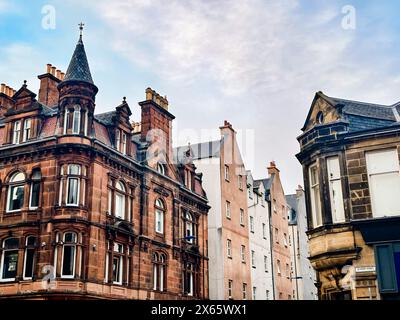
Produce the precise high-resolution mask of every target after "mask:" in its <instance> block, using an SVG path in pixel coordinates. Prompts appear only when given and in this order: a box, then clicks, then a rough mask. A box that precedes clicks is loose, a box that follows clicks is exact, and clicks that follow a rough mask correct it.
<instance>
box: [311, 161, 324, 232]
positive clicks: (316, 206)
mask: <svg viewBox="0 0 400 320" xmlns="http://www.w3.org/2000/svg"><path fill="white" fill-rule="evenodd" d="M309 179H310V195H311V197H310V198H311V216H312V225H313V228H317V227H319V226H321V225H322V214H321V198H320V193H319V190H320V187H319V175H318V167H317V166H316V165H312V166H311V167H310V169H309Z"/></svg>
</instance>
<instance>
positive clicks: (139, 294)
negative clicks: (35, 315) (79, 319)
mask: <svg viewBox="0 0 400 320" xmlns="http://www.w3.org/2000/svg"><path fill="white" fill-rule="evenodd" d="M39 79H40V90H39V96H38V98H37V99H36V94H35V93H33V92H31V91H30V90H29V89H28V87H27V85H26V83H25V84H24V85H23V86H22V87H21V89H19V90H18V91H15V90H13V89H11V88H9V87H7V86H5V85H2V86H1V91H0V188H1V193H0V298H20V299H21V298H29V299H59V298H62V299H65V298H69V299H84V298H103V299H104V298H106V299H194V298H198V299H206V298H208V259H207V213H208V210H209V206H208V204H207V199H206V195H205V192H204V190H203V188H202V179H201V175H200V174H198V173H196V171H195V170H196V168H195V166H194V165H193V164H192V163H191V162H190V161H189V162H187V163H180V164H179V165H175V164H173V161H172V156H171V154H172V152H171V148H172V146H171V144H172V142H171V139H170V136H171V123H172V120H173V119H174V116H173V115H172V114H171V113H170V112H169V110H168V101H167V100H166V99H165V98H162V97H161V96H160V95H158V94H157V93H156V92H155V91H153V90H151V89H147V90H146V100H145V101H143V102H140V103H139V105H140V107H141V110H142V116H141V117H142V118H141V124H139V123H133V124H132V123H131V121H130V119H129V118H130V115H131V111H130V108H129V105H128V103H127V102H126V100H125V99H124V101H123V102H122V103H121V104H120V105H119V106H117V107H116V108H115V110H113V111H110V112H107V113H103V114H95V97H96V94H97V92H98V88H97V87H96V85H95V84H94V82H93V80H92V77H91V73H90V70H89V64H88V61H87V58H86V53H85V49H84V45H83V42H82V36H81V38H80V39H79V42H78V44H77V47H76V49H75V52H74V54H73V57H72V60H71V62H70V65H69V68H68V70H67V72H66V74H65V75H64V74H63V73H61V72H60V71H59V70H56V68H55V67H52V66H51V65H48V70H47V73H45V74H43V75H40V76H39Z"/></svg>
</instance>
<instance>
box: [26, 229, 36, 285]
mask: <svg viewBox="0 0 400 320" xmlns="http://www.w3.org/2000/svg"><path fill="white" fill-rule="evenodd" d="M31 238H33V239H35V240H34V243H33V244H29V239H31ZM36 244H37V237H36V236H27V237H26V239H25V249H24V267H23V270H22V279H23V280H32V279H33V276H34V274H35V260H36ZM28 250H31V251H33V255H32V276H31V277H27V276H26V265H27V259H28Z"/></svg>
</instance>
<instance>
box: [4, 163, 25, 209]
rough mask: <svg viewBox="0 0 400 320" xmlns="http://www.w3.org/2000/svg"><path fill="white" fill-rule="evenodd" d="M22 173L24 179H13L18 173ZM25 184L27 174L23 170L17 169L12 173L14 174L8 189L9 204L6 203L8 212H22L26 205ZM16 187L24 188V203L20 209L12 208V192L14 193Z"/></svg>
mask: <svg viewBox="0 0 400 320" xmlns="http://www.w3.org/2000/svg"><path fill="white" fill-rule="evenodd" d="M20 174H22V175H23V177H24V179H23V180H17V181H13V179H14V178H16V177H17V176H18V175H20ZM25 184H26V174H25V173H23V172H21V171H17V172H14V173H13V174H12V176H11V177H10V180H9V183H8V191H7V204H6V213H15V212H21V211H22V209H23V208H24V205H25ZM14 188H22V204H21V207H20V208H19V209H14V210H11V208H10V207H11V206H10V204H11V203H10V200H11V194H12V193H13V192H12V191H13V190H14Z"/></svg>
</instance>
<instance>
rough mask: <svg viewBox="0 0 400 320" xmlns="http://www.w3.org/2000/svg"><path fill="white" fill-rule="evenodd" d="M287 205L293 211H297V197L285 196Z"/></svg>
mask: <svg viewBox="0 0 400 320" xmlns="http://www.w3.org/2000/svg"><path fill="white" fill-rule="evenodd" d="M285 197H286V202H287V204H288V205H289V206H290V207H291V208H292V209H294V210H296V211H297V196H296V195H295V194H289V195H286V196H285Z"/></svg>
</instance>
